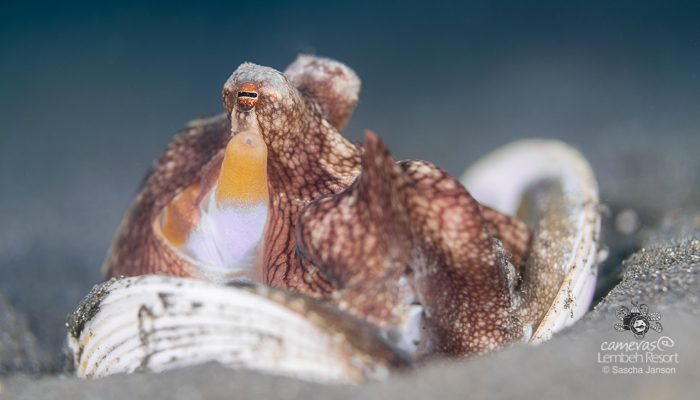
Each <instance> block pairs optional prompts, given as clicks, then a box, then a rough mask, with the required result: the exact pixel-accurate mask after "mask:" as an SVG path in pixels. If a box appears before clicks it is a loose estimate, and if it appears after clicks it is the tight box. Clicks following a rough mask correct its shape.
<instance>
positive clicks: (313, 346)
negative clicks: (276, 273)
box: [68, 275, 401, 383]
mask: <svg viewBox="0 0 700 400" xmlns="http://www.w3.org/2000/svg"><path fill="white" fill-rule="evenodd" d="M314 304H316V305H318V303H314ZM318 306H319V307H320V308H317V309H314V306H313V304H311V303H310V300H305V299H302V298H300V297H298V296H293V295H289V294H287V293H284V292H281V291H275V290H271V289H267V288H263V287H250V288H245V287H231V286H221V285H218V284H213V283H209V282H205V281H200V280H194V279H186V278H177V277H169V276H160V275H148V276H142V277H134V278H123V279H119V280H112V281H110V282H107V283H105V284H103V285H102V286H98V287H97V288H96V290H93V292H92V293H91V295H90V296H88V297H87V298H86V300H85V301H84V303H83V305H81V307H79V308H78V310H76V312H75V313H74V314H73V316H72V317H69V324H68V325H69V330H70V331H71V333H70V334H69V339H68V340H69V347H70V349H71V350H72V353H73V357H74V365H75V366H76V372H77V375H78V376H80V377H84V378H96V377H103V376H106V375H111V374H115V373H130V372H134V371H137V370H142V371H152V372H159V371H164V370H168V369H172V368H177V367H182V366H187V365H194V364H201V363H205V362H210V361H217V362H219V363H221V364H224V365H227V366H230V367H234V368H244V369H251V370H259V371H265V372H267V373H271V374H277V375H285V376H292V377H297V378H302V379H306V380H310V381H317V382H335V383H356V382H361V381H363V380H365V379H367V378H370V379H375V378H383V377H385V376H387V375H388V374H389V369H390V368H391V367H392V365H390V364H392V363H393V362H394V361H395V360H392V359H391V358H392V357H394V356H395V354H396V353H395V351H394V350H393V349H391V348H389V347H384V346H383V343H381V342H376V341H373V340H374V338H373V337H371V335H372V332H370V331H367V330H365V326H364V325H362V324H361V323H359V322H358V321H352V324H353V325H354V326H352V327H349V324H345V325H346V326H343V323H342V321H340V322H339V321H334V320H333V316H334V314H333V312H325V311H324V309H323V307H322V306H320V305H318ZM345 317H346V316H345V315H343V316H341V318H345ZM358 325H359V327H358ZM368 335H369V336H368ZM368 337H369V339H370V340H365V342H361V340H362V339H363V338H364V339H367V338H368ZM358 338H359V339H360V340H359V343H360V344H359V345H358ZM353 340H354V341H355V342H354V343H353ZM377 340H379V339H377ZM363 343H369V344H368V345H365V344H363ZM398 364H401V361H399V362H398Z"/></svg>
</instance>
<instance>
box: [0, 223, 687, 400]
mask: <svg viewBox="0 0 700 400" xmlns="http://www.w3.org/2000/svg"><path fill="white" fill-rule="evenodd" d="M698 219H700V214H694V215H693V214H679V215H674V216H671V217H668V218H666V219H665V220H664V227H663V228H661V229H660V230H657V231H654V232H653V233H649V238H648V239H647V241H645V242H644V247H643V248H642V249H640V250H639V251H637V252H636V253H634V254H633V255H632V256H630V257H629V258H627V259H626V260H625V261H624V262H623V268H624V272H623V274H622V280H621V282H620V283H619V284H618V285H616V286H615V287H614V288H613V290H612V291H610V293H609V294H608V295H607V296H606V297H605V298H604V299H602V301H600V302H599V303H598V304H597V306H596V307H595V309H594V310H593V311H591V312H589V313H588V314H587V315H586V316H585V317H584V319H583V320H581V321H580V322H579V323H577V324H575V325H574V326H572V327H570V328H568V329H566V330H565V331H563V332H562V333H560V334H558V335H556V337H554V338H553V339H552V340H550V341H548V342H546V343H544V344H542V345H540V346H537V347H529V346H526V345H517V346H513V347H511V348H509V349H506V350H503V351H501V352H498V353H496V354H493V355H490V356H488V357H484V358H480V359H474V360H469V361H462V362H457V361H441V362H434V363H431V364H429V365H426V366H423V367H421V368H419V369H417V370H416V371H413V372H410V373H406V374H404V375H401V376H394V377H392V378H390V379H389V380H387V381H386V382H382V383H370V384H367V385H365V386H361V387H347V386H323V385H317V384H311V383H305V382H301V381H297V380H293V379H286V378H280V377H272V376H266V375H262V374H258V373H253V372H247V371H233V370H230V369H226V368H223V367H220V366H218V365H216V364H207V365H202V366H197V367H191V368H186V369H181V370H176V371H170V372H166V373H162V374H134V375H120V376H112V377H108V378H103V379H101V380H97V381H90V382H85V381H82V380H80V379H77V378H72V377H65V376H59V377H56V376H48V377H43V378H39V377H36V376H26V375H23V374H16V375H13V376H10V377H9V378H5V379H4V380H0V385H2V386H0V394H3V395H5V396H7V398H27V399H34V398H45V399H65V398H72V399H95V398H99V399H123V398H136V397H138V398H183V399H184V398H187V399H199V398H207V399H218V398H221V399H224V398H230V397H231V396H232V394H235V395H237V396H240V397H241V398H259V399H263V398H265V399H267V398H309V399H316V398H318V399H326V398H332V399H355V398H357V399H386V398H396V399H398V398H446V397H452V398H456V397H459V398H463V397H465V396H469V397H476V398H480V397H488V398H581V399H583V398H586V399H590V398H602V397H603V396H605V397H606V398H614V397H617V396H624V397H625V398H649V399H651V398H658V397H662V398H678V399H681V398H688V399H690V398H693V397H692V396H693V395H694V394H695V393H697V390H698V388H700V385H699V384H698V379H697V377H698V371H700V346H697V338H698V335H700V323H698V317H700V279H699V278H700V224H699V223H698V222H699V221H698ZM693 220H694V221H693ZM631 301H637V302H643V303H645V304H648V305H649V307H650V309H651V311H655V312H659V313H660V314H661V323H662V325H663V335H665V336H667V337H668V338H670V340H671V341H672V342H673V343H672V345H671V346H672V347H670V348H669V349H668V350H667V351H668V352H669V354H670V353H671V352H672V353H677V354H678V360H679V363H678V364H669V365H668V366H672V367H675V372H674V373H672V374H666V375H662V374H656V375H618V374H612V373H610V372H608V373H603V372H602V371H603V368H605V367H606V364H603V363H600V362H599V361H598V358H599V355H598V354H599V352H600V350H601V346H602V344H603V343H604V342H612V341H629V340H631V341H634V339H632V336H631V334H630V333H629V332H617V331H615V330H614V329H613V325H614V324H615V323H616V322H619V321H618V320H617V319H616V316H615V311H616V310H617V309H618V308H619V307H620V306H623V305H624V306H628V307H631V306H630V304H631ZM647 335H648V336H647V339H648V340H651V341H653V340H656V339H658V338H659V336H660V335H659V334H657V333H655V332H651V331H650V332H649V333H647ZM637 366H640V367H641V368H646V365H644V364H637ZM526 371H529V372H526ZM3 398H5V397H3Z"/></svg>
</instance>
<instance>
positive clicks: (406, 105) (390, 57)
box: [0, 1, 700, 364]
mask: <svg viewBox="0 0 700 400" xmlns="http://www.w3.org/2000/svg"><path fill="white" fill-rule="evenodd" d="M699 4H700V3H697V2H694V1H686V2H683V1H674V2H646V1H617V2H609V1H600V2H591V1H587V2H584V1H573V2H568V3H567V4H560V2H536V3H532V4H531V3H525V2H519V1H470V2H444V3H442V2H425V1H384V2H367V3H362V2H360V1H349V2H345V1H337V2H336V1H334V2H329V1H319V2H281V1H277V2H274V1H273V2H236V1H228V2H218V3H210V2H208V3H204V2H194V3H191V2H180V1H170V2H167V4H161V5H156V4H144V3H143V2H100V3H99V4H97V3H95V2H70V3H65V2H56V3H53V4H49V3H33V2H23V3H21V4H19V3H18V4H15V5H13V6H11V5H8V4H4V5H2V6H0V293H2V294H3V295H4V296H5V297H6V298H7V299H8V300H9V302H10V303H11V304H12V305H13V306H14V307H16V308H17V309H18V310H19V311H21V312H23V313H24V314H26V315H27V317H28V319H29V323H30V326H31V327H32V329H33V330H34V331H35V333H36V334H37V337H38V339H39V343H40V344H41V346H42V349H43V350H44V351H45V352H46V354H48V356H47V357H48V359H51V360H55V356H54V355H55V354H56V353H58V352H59V350H60V347H61V345H62V343H63V340H64V338H65V330H64V329H63V322H64V318H65V315H66V314H67V313H68V312H69V311H71V310H72V309H73V307H74V306H75V305H76V304H77V303H78V301H79V300H80V299H81V298H82V297H83V296H84V295H85V294H86V293H87V292H88V290H89V288H90V287H91V286H92V285H93V284H94V283H96V282H98V281H99V280H100V279H101V275H100V265H101V263H102V260H103V258H104V256H105V254H106V251H107V248H108V246H109V243H110V241H111V239H112V235H113V233H114V231H115V230H116V227H117V225H118V223H119V221H120V219H121V217H122V214H123V212H124V211H125V210H126V208H127V207H128V205H129V203H130V201H131V200H132V198H133V196H134V194H135V191H136V188H137V186H138V184H139V181H140V179H141V177H142V176H143V175H144V174H145V172H146V170H147V169H148V168H149V166H150V165H151V163H152V161H153V160H154V158H155V157H156V156H157V155H158V154H159V152H160V151H161V150H162V149H163V148H164V147H165V145H166V144H167V142H168V141H169V139H170V138H171V137H172V136H173V135H174V134H175V133H176V132H177V131H178V130H179V129H180V128H182V127H183V126H184V125H185V124H186V123H187V121H189V120H190V119H193V118H195V117H198V116H203V115H212V114H216V113H219V112H221V111H222V110H223V109H222V105H221V98H220V93H221V88H222V85H223V83H224V81H225V80H226V79H227V78H228V76H229V75H230V74H231V72H233V70H234V69H235V68H236V67H237V66H238V65H239V64H241V63H242V62H244V61H251V62H254V63H258V64H262V65H267V66H271V67H274V68H277V69H280V70H282V69H284V68H285V67H286V66H287V65H288V64H289V63H291V62H292V61H293V59H294V58H295V56H296V55H297V54H298V53H311V54H317V55H322V56H327V57H331V58H335V59H338V60H340V61H342V62H345V63H346V64H347V65H349V66H350V67H351V68H353V69H354V70H355V71H356V72H357V73H358V75H359V76H360V78H361V79H362V85H363V86H362V93H361V98H360V103H359V105H358V107H357V109H356V111H355V114H354V117H353V118H352V120H351V122H350V124H349V126H348V128H347V129H346V130H345V134H346V135H347V136H348V137H349V138H351V139H353V140H360V138H361V137H362V133H363V131H364V130H365V129H367V128H370V129H372V130H374V131H375V132H376V133H377V134H379V135H380V137H382V138H383V139H384V140H385V141H386V143H387V144H388V146H389V148H390V149H391V151H392V153H393V154H394V155H395V156H396V157H397V158H398V159H406V158H420V159H426V160H429V161H432V162H435V163H436V164H438V165H440V166H442V167H445V168H447V169H448V170H449V171H450V172H452V173H454V174H457V175H458V174H460V173H461V172H462V171H463V170H464V168H466V167H467V166H468V165H469V164H470V163H471V162H473V161H475V160H476V159H478V158H479V157H480V156H482V155H484V154H485V153H486V152H488V151H490V150H492V149H494V148H496V147H497V146H500V145H503V144H505V143H507V142H510V141H513V140H516V139H519V138H526V137H551V138H559V139H561V140H564V141H566V142H568V143H571V144H573V145H574V146H576V147H577V148H579V149H580V150H581V151H582V152H583V153H584V155H585V156H586V157H587V158H588V159H589V160H590V162H591V164H592V165H593V167H594V169H595V171H596V173H597V176H598V179H599V182H600V185H601V198H602V200H603V202H604V203H606V205H607V206H608V207H609V208H610V209H612V210H613V211H612V212H613V213H614V212H615V210H628V209H632V210H635V212H636V213H637V214H638V215H639V218H640V219H641V223H642V225H643V226H644V224H647V223H648V224H653V223H654V222H655V219H656V218H658V216H659V215H661V214H662V213H663V211H664V210H666V209H670V208H679V207H680V208H682V207H686V206H689V205H692V204H697V203H698V200H699V199H700V174H698V172H700V161H699V159H700V156H699V153H700V76H699V75H700V23H699V21H700V5H699ZM616 240H617V241H616ZM635 243H636V242H635V239H634V238H632V239H629V238H628V239H625V238H617V239H615V238H614V237H612V238H611V239H610V241H609V242H608V245H609V246H611V254H612V255H613V256H615V255H618V257H623V256H624V255H626V254H627V253H626V251H627V252H629V251H631V250H633V249H635V248H636V247H634V246H635ZM619 259H620V258H618V259H615V258H614V257H613V261H619ZM48 364H51V362H49V363H48Z"/></svg>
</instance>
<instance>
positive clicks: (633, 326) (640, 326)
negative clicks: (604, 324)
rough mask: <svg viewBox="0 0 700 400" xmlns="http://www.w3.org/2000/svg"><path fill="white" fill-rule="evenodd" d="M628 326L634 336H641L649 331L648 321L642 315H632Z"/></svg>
mask: <svg viewBox="0 0 700 400" xmlns="http://www.w3.org/2000/svg"><path fill="white" fill-rule="evenodd" d="M629 326H630V330H631V331H632V332H633V333H634V334H636V335H643V334H645V333H647V332H648V331H649V321H648V320H647V318H646V317H645V316H644V315H639V314H637V315H632V318H630V325H629Z"/></svg>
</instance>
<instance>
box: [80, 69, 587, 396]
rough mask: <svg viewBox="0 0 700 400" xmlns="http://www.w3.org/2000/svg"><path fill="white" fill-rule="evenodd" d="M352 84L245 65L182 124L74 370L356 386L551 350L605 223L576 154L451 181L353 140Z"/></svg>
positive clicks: (554, 146)
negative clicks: (518, 346) (508, 350)
mask: <svg viewBox="0 0 700 400" xmlns="http://www.w3.org/2000/svg"><path fill="white" fill-rule="evenodd" d="M359 92H360V80H359V79H358V77H357V75H356V74H355V72H353V71H352V70H351V69H350V68H348V67H347V66H345V65H343V64H341V63H339V62H337V61H334V60H330V59H326V58H320V57H315V56H299V57H298V58H297V60H296V61H295V62H294V63H292V65H290V66H289V67H288V68H287V69H286V70H285V71H284V72H279V71H276V70H274V69H272V68H268V67H263V66H259V65H255V64H251V63H245V64H243V65H241V66H240V67H238V69H236V71H235V72H234V73H233V75H231V77H230V78H229V79H228V80H227V81H226V83H225V85H224V88H223V95H222V97H223V104H224V108H225V113H224V114H223V115H221V116H217V117H213V118H208V119H199V120H195V121H193V122H192V123H190V124H189V125H188V126H187V127H186V128H185V129H184V130H183V131H181V132H180V133H179V134H178V135H177V136H175V138H174V139H173V140H172V142H171V143H170V144H169V145H168V147H167V149H166V150H165V152H164V153H163V154H162V155H161V156H160V158H158V159H157V160H156V162H155V164H154V166H153V169H152V171H151V172H150V173H149V174H148V176H147V177H146V178H145V180H144V182H143V184H142V186H141V189H140V191H139V193H138V195H137V197H136V199H135V201H134V203H133V205H132V206H131V208H130V209H129V211H128V212H127V214H126V216H125V217H124V219H123V221H122V223H121V225H120V227H119V229H118V231H117V234H116V237H115V239H114V242H113V244H112V247H111V249H110V251H109V254H108V257H107V259H106V261H105V265H104V272H105V274H106V276H107V277H108V278H114V279H111V280H109V281H108V282H106V283H104V284H102V285H100V286H97V287H96V288H95V289H94V290H93V292H91V294H90V295H89V296H88V297H87V298H86V300H84V302H83V303H82V304H81V305H80V306H79V307H78V309H77V310H76V311H75V312H74V314H73V315H71V316H70V317H69V323H68V325H69V328H70V334H69V342H70V346H71V348H72V349H73V354H74V360H75V364H76V368H77V371H78V374H79V375H81V376H103V375H108V374H110V373H116V372H131V371H134V370H138V369H143V368H146V369H150V370H155V371H158V370H164V369H169V368H173V367H175V366H180V365H191V364H195V363H199V362H205V361H211V360H216V361H220V362H222V363H224V364H227V365H231V366H234V367H243V368H251V369H258V370H263V371H267V372H271V373H279V374H284V375H291V376H297V377H301V378H304V379H311V380H317V381H328V382H358V381H362V380H364V379H367V378H377V377H382V376H385V375H386V374H387V373H388V372H390V371H392V370H394V369H400V368H401V367H405V366H408V365H411V364H413V363H414V362H415V361H416V360H418V361H421V360H425V359H428V358H432V357H436V356H439V355H446V356H454V357H464V356H477V355H483V354H486V353H489V352H491V351H494V350H496V349H499V348H502V347H504V346H506V345H509V344H511V343H518V342H532V343H536V342H540V341H543V340H546V339H547V338H548V337H549V336H551V335H552V333H554V332H555V331H557V330H559V329H561V328H562V327H564V326H566V325H568V324H570V323H573V321H575V320H576V319H578V318H579V317H580V315H581V314H582V313H583V312H585V310H586V309H587V307H588V305H589V303H590V301H591V296H592V289H593V286H594V284H595V276H596V268H595V262H594V260H595V254H596V244H597V241H598V232H599V224H600V219H599V215H598V212H597V211H596V205H597V202H598V197H597V186H596V183H595V179H594V177H593V174H592V172H591V170H590V167H589V166H588V164H587V163H586V162H585V160H584V159H583V158H582V157H581V156H580V154H578V153H577V152H576V151H575V150H573V149H571V148H569V147H568V146H566V145H564V144H562V143H559V142H554V141H547V140H529V141H521V142H516V143H514V144H511V145H509V146H506V148H504V149H502V150H499V151H497V152H495V153H493V154H492V155H491V156H489V157H487V158H486V159H484V160H482V161H480V162H479V163H477V164H476V165H474V167H472V168H471V169H470V170H468V171H467V173H466V174H465V176H464V177H463V179H462V182H460V180H459V179H457V178H455V177H453V176H451V175H450V174H449V173H447V172H446V171H445V170H443V169H441V168H439V167H437V166H436V165H433V164H431V163H429V162H426V161H419V160H407V161H398V162H397V161H396V160H394V158H393V157H392V156H391V154H390V153H389V151H388V150H387V148H386V146H385V145H384V143H383V142H382V141H381V140H380V139H379V138H378V137H377V135H375V134H374V133H372V132H369V131H368V132H366V133H365V139H364V143H363V144H361V145H356V144H353V143H351V142H350V141H348V140H347V139H345V138H344V137H343V136H342V135H341V133H340V132H341V131H342V130H343V129H344V127H345V126H346V124H347V122H348V120H349V118H350V116H351V114H352V112H353V110H354V108H355V105H356V104H357V101H358V96H359ZM465 186H466V188H465ZM467 188H469V190H471V192H470V191H469V190H468V189H467ZM471 193H474V196H476V197H477V198H479V199H480V200H482V201H483V202H484V203H481V202H479V201H477V200H476V199H475V197H473V196H472V194H471ZM485 204H489V205H491V206H492V207H493V208H492V207H490V206H487V205H485ZM118 318H121V319H120V320H119V322H116V320H115V319H118ZM192 321H198V322H194V323H193V322H192ZM115 326H123V327H127V326H128V327H130V328H124V329H122V330H121V331H120V333H119V334H117V333H114V330H113V329H112V328H114V327H115ZM110 327H111V328H110ZM129 329H131V330H129ZM163 332H169V333H168V334H167V335H165V334H163ZM312 337H313V338H315V339H313V340H312V341H311V342H309V340H307V339H309V338H312ZM125 343H131V345H130V346H131V347H129V349H125V348H126V347H128V346H126V345H125ZM212 343H219V344H218V345H213V344H212ZM271 343H272V344H271ZM207 345H208V346H207ZM134 349H136V350H134ZM319 357H325V358H324V359H323V360H321V359H319Z"/></svg>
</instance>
